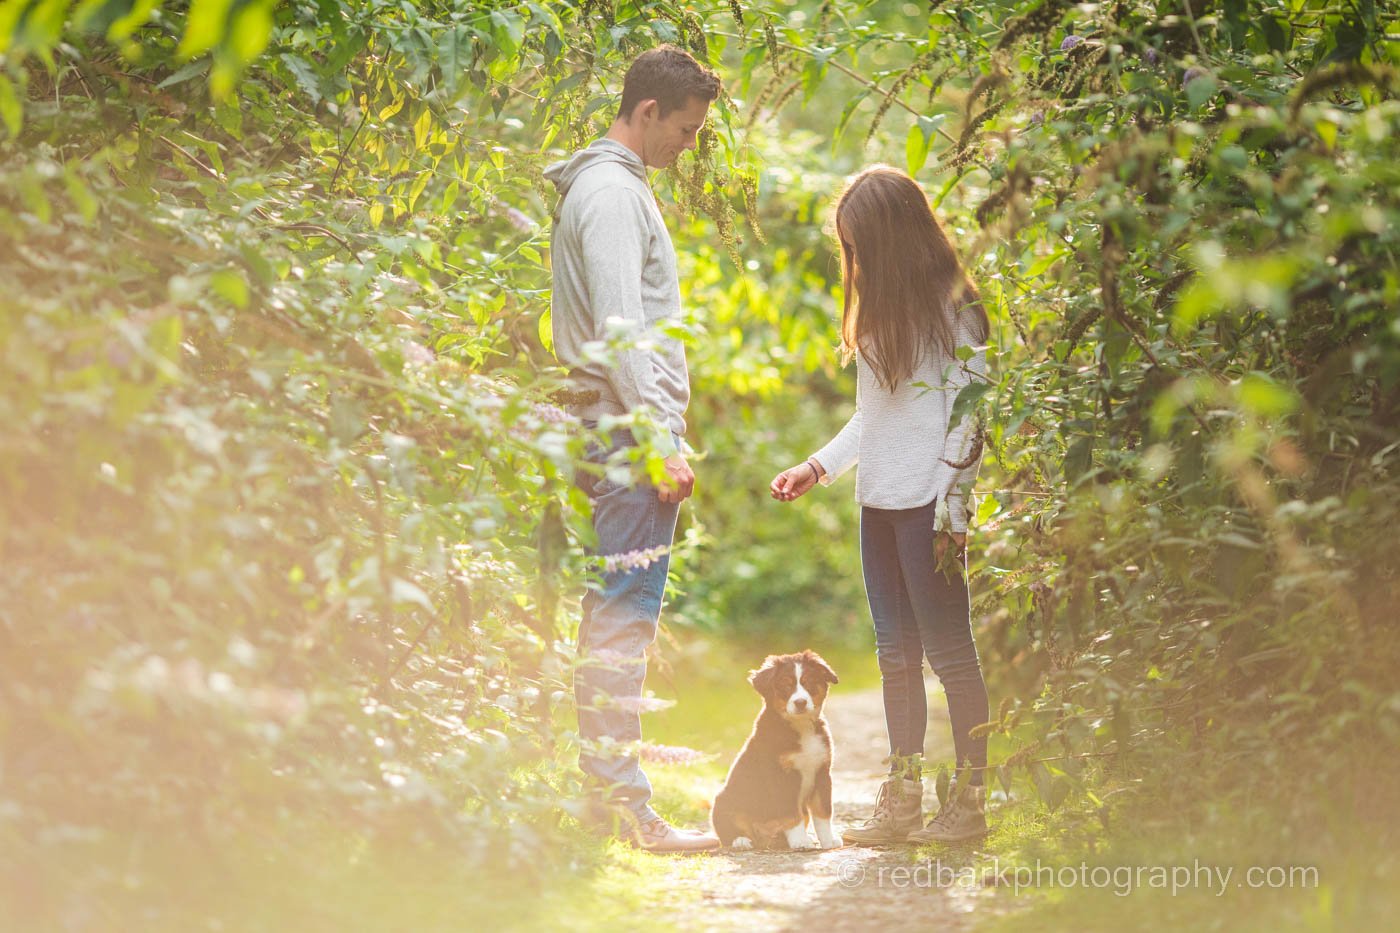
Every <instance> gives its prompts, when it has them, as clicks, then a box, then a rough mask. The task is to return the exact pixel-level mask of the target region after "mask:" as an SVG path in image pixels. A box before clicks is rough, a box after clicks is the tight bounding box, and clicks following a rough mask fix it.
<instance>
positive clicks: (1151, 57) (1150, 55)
mask: <svg viewBox="0 0 1400 933" xmlns="http://www.w3.org/2000/svg"><path fill="white" fill-rule="evenodd" d="M1142 57H1143V58H1144V59H1145V60H1146V61H1147V64H1149V65H1156V64H1157V50H1156V49H1153V48H1149V49H1148V50H1147V51H1146V52H1143V53H1142Z"/></svg>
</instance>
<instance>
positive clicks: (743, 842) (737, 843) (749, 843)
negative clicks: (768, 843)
mask: <svg viewBox="0 0 1400 933" xmlns="http://www.w3.org/2000/svg"><path fill="white" fill-rule="evenodd" d="M729 848H731V849H737V850H739V851H740V852H747V851H748V850H750V849H752V848H753V840H752V839H750V838H749V837H748V836H735V837H734V841H733V842H731V843H730V844H729Z"/></svg>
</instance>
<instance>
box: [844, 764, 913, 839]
mask: <svg viewBox="0 0 1400 933" xmlns="http://www.w3.org/2000/svg"><path fill="white" fill-rule="evenodd" d="M923 821H924V785H923V782H922V781H911V780H909V779H908V778H904V779H899V778H890V779H889V780H887V781H885V783H883V784H881V785H880V792H879V793H878V794H876V795H875V815H874V816H872V817H870V818H869V819H868V820H866V821H865V822H864V823H862V824H861V825H859V826H852V827H850V828H849V829H846V830H843V831H842V833H841V840H842V841H843V842H845V843H846V845H853V846H882V845H890V844H892V843H897V842H903V841H904V839H905V837H906V836H908V835H909V833H911V832H913V831H914V830H917V829H918V828H919V827H920V825H922V823H923Z"/></svg>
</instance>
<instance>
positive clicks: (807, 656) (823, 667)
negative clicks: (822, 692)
mask: <svg viewBox="0 0 1400 933" xmlns="http://www.w3.org/2000/svg"><path fill="white" fill-rule="evenodd" d="M802 663H803V664H810V665H812V666H813V667H815V668H816V669H817V670H819V671H821V672H822V676H823V677H825V678H826V682H827V683H830V684H839V683H840V682H841V681H840V680H839V679H837V677H836V672H835V671H833V670H832V669H831V665H830V664H827V663H826V662H825V661H823V660H822V656H821V655H819V654H817V653H816V652H815V651H813V650H812V649H811V648H808V649H807V650H806V651H804V652H802Z"/></svg>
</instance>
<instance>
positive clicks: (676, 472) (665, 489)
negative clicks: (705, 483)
mask: <svg viewBox="0 0 1400 933" xmlns="http://www.w3.org/2000/svg"><path fill="white" fill-rule="evenodd" d="M694 491H695V474H694V473H693V472H691V469H690V464H688V463H686V462H685V457H682V456H681V455H680V454H671V456H669V457H667V458H666V478H665V479H664V480H662V481H661V488H660V489H658V490H657V492H656V497H657V498H658V499H660V500H661V501H662V502H684V501H685V500H686V499H689V498H690V494H691V493H692V492H694Z"/></svg>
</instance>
